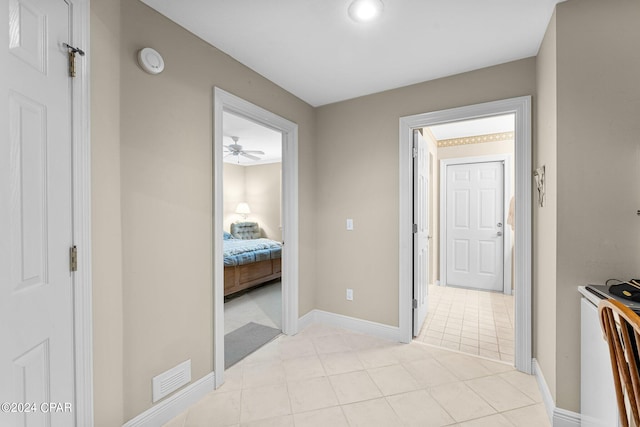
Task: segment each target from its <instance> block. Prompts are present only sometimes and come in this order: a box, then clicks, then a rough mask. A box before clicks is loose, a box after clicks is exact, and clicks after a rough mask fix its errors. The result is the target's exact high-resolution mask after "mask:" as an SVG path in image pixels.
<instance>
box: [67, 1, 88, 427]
mask: <svg viewBox="0 0 640 427" xmlns="http://www.w3.org/2000/svg"><path fill="white" fill-rule="evenodd" d="M69 4H70V6H71V36H72V39H71V40H69V41H68V43H70V44H71V45H73V46H78V47H79V48H81V49H82V50H84V51H85V52H86V56H84V57H80V56H77V57H76V73H77V74H76V76H77V77H76V78H74V79H72V94H71V96H72V99H73V102H72V105H73V109H72V112H71V114H72V118H71V120H72V132H73V133H72V134H73V154H72V155H73V166H72V167H73V171H72V175H73V178H72V180H73V241H74V244H75V245H76V246H77V247H78V271H77V272H75V273H74V274H73V282H74V296H73V298H74V316H73V317H74V345H75V400H76V402H75V408H74V409H75V417H76V419H75V423H76V426H87V427H91V426H93V424H94V421H93V314H92V281H91V132H90V119H91V115H90V97H89V87H90V84H89V83H90V81H89V79H90V72H89V64H90V62H91V61H90V56H91V51H90V43H89V34H90V27H89V16H90V9H89V0H70V3H69Z"/></svg>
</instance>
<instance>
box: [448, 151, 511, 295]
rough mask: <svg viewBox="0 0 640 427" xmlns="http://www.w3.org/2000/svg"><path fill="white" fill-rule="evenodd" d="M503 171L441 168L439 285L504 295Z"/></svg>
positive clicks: (477, 166)
mask: <svg viewBox="0 0 640 427" xmlns="http://www.w3.org/2000/svg"><path fill="white" fill-rule="evenodd" d="M504 169H505V168H504V162H502V161H491V162H478V163H458V164H446V163H445V162H444V161H443V162H442V166H441V168H440V171H441V173H442V177H443V179H441V182H442V185H443V191H442V193H441V194H442V198H443V200H442V202H441V206H442V208H443V209H444V212H443V215H442V216H441V218H442V229H443V231H444V232H443V233H442V234H441V235H442V236H443V240H442V241H443V244H444V250H443V251H442V255H443V257H442V258H443V259H442V264H443V266H444V268H443V270H442V271H443V272H445V273H446V274H445V273H443V276H442V280H443V284H444V285H453V286H460V287H465V288H472V289H479V290H490V291H503V289H504V254H505V252H504V205H505V203H504Z"/></svg>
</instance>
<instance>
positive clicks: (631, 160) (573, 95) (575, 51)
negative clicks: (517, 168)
mask: <svg viewBox="0 0 640 427" xmlns="http://www.w3.org/2000/svg"><path fill="white" fill-rule="evenodd" d="M639 17H640V2H638V1H630V0H611V1H607V2H602V1H598V0H570V1H568V2H566V3H561V4H560V5H559V6H558V7H557V15H556V18H557V21H556V31H557V45H556V48H557V58H558V60H557V87H558V92H557V120H558V127H557V138H558V142H557V156H558V170H557V191H558V193H557V199H558V210H557V221H558V222H557V224H558V226H557V230H558V231H557V233H558V236H557V241H558V247H557V279H556V288H557V292H556V298H557V308H556V310H557V314H556V315H557V321H556V331H557V337H556V377H557V379H556V393H557V395H556V398H557V402H556V403H557V405H558V406H560V407H561V408H565V409H569V410H573V411H578V410H579V406H580V405H579V404H580V396H579V384H580V381H579V378H580V357H579V355H580V352H579V349H580V334H579V330H580V325H579V319H580V316H579V298H578V296H577V295H576V286H577V285H581V284H584V283H592V282H604V281H605V280H606V279H608V278H611V277H617V278H623V279H626V278H631V277H636V276H638V275H639V274H640V267H639V266H640V263H639V260H640V238H639V236H640V219H639V218H638V216H637V215H636V210H637V209H638V208H639V207H640V168H639V165H640V139H639V138H638V132H639V130H640V127H639V126H638V118H639V117H640V84H638V82H639V81H640V51H639V50H638V46H640V26H639V25H638V18H639Z"/></svg>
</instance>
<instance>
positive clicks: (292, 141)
mask: <svg viewBox="0 0 640 427" xmlns="http://www.w3.org/2000/svg"><path fill="white" fill-rule="evenodd" d="M214 99H215V101H214V150H213V155H214V168H213V169H214V185H213V188H214V224H213V230H214V232H213V249H214V251H213V253H214V257H213V271H214V284H213V290H214V291H213V296H214V301H213V304H214V319H213V329H214V360H213V364H214V379H215V386H216V388H217V387H219V386H221V385H222V384H223V383H224V370H225V369H226V368H227V367H230V366H231V365H233V364H234V363H236V362H238V361H239V360H241V359H242V358H244V357H246V356H247V355H249V354H250V353H252V352H253V351H255V350H256V349H257V348H259V347H260V346H261V345H264V344H266V343H267V342H269V341H271V340H272V339H274V338H275V337H276V336H277V335H279V334H280V333H281V332H282V333H285V334H295V333H296V332H297V320H298V253H297V251H298V209H297V177H298V173H297V172H298V167H297V125H296V124H295V123H292V122H290V121H288V120H286V119H283V118H281V117H279V116H277V115H275V114H273V113H270V112H269V111H266V110H264V109H262V108H260V107H258V106H256V105H254V104H251V103H249V102H247V101H244V100H242V99H240V98H238V97H236V96H234V95H232V94H230V93H228V92H225V91H224V90H222V89H219V88H215V90H214ZM285 243H286V246H285ZM225 248H227V251H225Z"/></svg>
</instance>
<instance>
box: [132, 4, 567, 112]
mask: <svg viewBox="0 0 640 427" xmlns="http://www.w3.org/2000/svg"><path fill="white" fill-rule="evenodd" d="M142 1H143V2H144V3H146V4H147V5H149V6H151V7H152V8H154V9H156V10H157V11H159V12H160V13H162V14H164V15H165V16H167V17H168V18H169V19H171V20H173V21H175V22H177V23H178V24H180V25H182V26H183V27H185V28H186V29H188V30H189V31H191V32H193V33H194V34H196V35H197V36H199V37H201V38H202V39H204V40H206V41H208V42H209V43H211V44H212V45H214V46H216V47H217V48H218V49H221V50H222V51H224V52H226V53H227V54H229V55H230V56H232V57H233V58H235V59H236V60H238V61H239V62H241V63H243V64H244V65H246V66H247V67H249V68H251V69H253V70H255V71H256V72H258V73H259V74H261V75H263V76H264V77H266V78H267V79H269V80H271V81H273V82H274V83H276V84H278V85H279V86H281V87H283V88H284V89H286V90H288V91H289V92H291V93H293V94H294V95H296V96H298V97H299V98H301V99H303V100H304V101H306V102H308V103H309V104H311V105H313V106H319V105H325V104H330V103H333V102H338V101H342V100H345V99H350V98H355V97H358V96H362V95H367V94H371V93H376V92H380V91H383V90H388V89H393V88H396V87H401V86H406V85H410V84H414V83H419V82H423V81H427V80H432V79H436V78H439V77H444V76H448V75H453V74H458V73H462V72H465V71H470V70H475V69H478V68H483V67H488V66H491V65H496V64H501V63H505V62H509V61H514V60H517V59H522V58H527V57H530V56H534V55H536V54H537V52H538V49H539V47H540V43H541V41H542V37H543V36H544V32H545V29H546V27H547V24H548V23H549V19H550V18H551V14H552V13H553V8H554V5H555V4H556V3H559V2H560V1H563V0H482V1H480V0H383V2H384V10H383V12H382V15H381V17H380V19H378V20H377V21H375V22H369V23H355V22H353V21H351V20H350V19H349V17H348V15H347V8H348V6H349V4H350V1H351V0H278V1H265V0H233V1H232V0H181V1H175V0H142ZM158 49H159V50H160V52H161V53H162V47H161V46H158ZM166 66H167V67H170V66H171V64H166Z"/></svg>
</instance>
